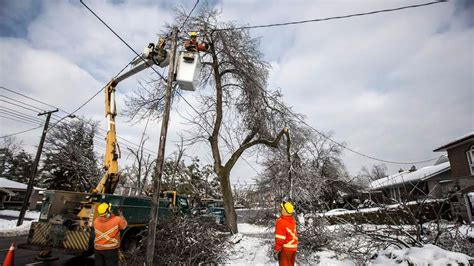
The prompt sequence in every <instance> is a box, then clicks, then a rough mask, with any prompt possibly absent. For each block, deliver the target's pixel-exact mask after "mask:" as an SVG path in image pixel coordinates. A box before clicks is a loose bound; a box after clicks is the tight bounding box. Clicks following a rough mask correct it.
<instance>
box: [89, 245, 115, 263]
mask: <svg viewBox="0 0 474 266" xmlns="http://www.w3.org/2000/svg"><path fill="white" fill-rule="evenodd" d="M94 257H95V266H117V265H118V249H109V250H97V249H96V250H95V251H94Z"/></svg>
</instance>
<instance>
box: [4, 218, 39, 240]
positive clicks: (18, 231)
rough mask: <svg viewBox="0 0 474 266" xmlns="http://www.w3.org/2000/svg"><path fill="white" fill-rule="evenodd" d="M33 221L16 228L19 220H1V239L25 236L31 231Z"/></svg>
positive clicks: (25, 222)
mask: <svg viewBox="0 0 474 266" xmlns="http://www.w3.org/2000/svg"><path fill="white" fill-rule="evenodd" d="M31 222H32V221H24V222H23V224H22V225H20V226H18V227H17V226H16V223H17V220H11V221H9V220H5V219H0V237H10V236H24V235H27V234H28V232H29V231H30V227H31Z"/></svg>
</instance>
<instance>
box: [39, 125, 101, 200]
mask: <svg viewBox="0 0 474 266" xmlns="http://www.w3.org/2000/svg"><path fill="white" fill-rule="evenodd" d="M96 132H97V122H94V121H91V120H85V119H75V120H70V121H67V122H64V123H60V124H58V125H56V126H55V127H54V128H52V129H51V130H50V132H48V135H47V138H46V141H45V149H44V156H45V160H44V163H43V169H42V170H43V175H42V179H43V180H42V182H43V183H44V185H45V186H46V187H47V188H48V189H58V190H68V191H89V190H90V189H91V188H92V187H94V186H95V184H97V182H98V180H99V175H100V170H99V167H98V164H97V155H96V154H95V153H94V142H93V140H94V135H95V134H96Z"/></svg>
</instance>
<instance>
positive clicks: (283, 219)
mask: <svg viewBox="0 0 474 266" xmlns="http://www.w3.org/2000/svg"><path fill="white" fill-rule="evenodd" d="M297 246H298V233H297V232H296V221H295V218H293V216H283V215H282V216H280V218H278V219H277V220H276V224H275V247H274V250H275V251H282V250H284V251H296V249H297Z"/></svg>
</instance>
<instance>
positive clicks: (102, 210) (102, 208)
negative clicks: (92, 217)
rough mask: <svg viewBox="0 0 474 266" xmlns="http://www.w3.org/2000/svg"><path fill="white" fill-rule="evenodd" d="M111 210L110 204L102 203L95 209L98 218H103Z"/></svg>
mask: <svg viewBox="0 0 474 266" xmlns="http://www.w3.org/2000/svg"><path fill="white" fill-rule="evenodd" d="M111 209H112V203H107V202H103V203H101V204H99V206H98V207H97V213H98V214H99V216H104V215H106V214H107V213H108V212H110V210H111Z"/></svg>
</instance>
